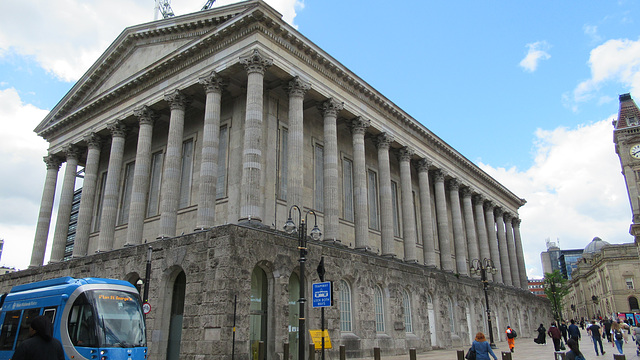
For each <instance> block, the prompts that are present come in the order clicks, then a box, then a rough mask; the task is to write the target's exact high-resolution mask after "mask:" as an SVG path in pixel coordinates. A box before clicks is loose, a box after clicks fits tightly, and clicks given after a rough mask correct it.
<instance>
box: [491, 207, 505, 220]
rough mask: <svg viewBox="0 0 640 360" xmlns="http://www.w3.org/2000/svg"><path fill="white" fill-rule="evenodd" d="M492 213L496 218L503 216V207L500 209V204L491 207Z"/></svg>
mask: <svg viewBox="0 0 640 360" xmlns="http://www.w3.org/2000/svg"><path fill="white" fill-rule="evenodd" d="M493 213H494V215H495V216H496V217H497V218H499V217H503V216H502V215H503V214H504V209H502V208H501V207H500V206H496V207H495V208H494V209H493Z"/></svg>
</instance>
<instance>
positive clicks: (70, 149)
mask: <svg viewBox="0 0 640 360" xmlns="http://www.w3.org/2000/svg"><path fill="white" fill-rule="evenodd" d="M62 151H64V154H65V156H66V157H67V161H69V160H70V159H73V160H78V158H80V148H79V147H78V145H75V144H67V145H65V146H63V147H62Z"/></svg>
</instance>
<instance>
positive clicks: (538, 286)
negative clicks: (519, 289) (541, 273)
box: [529, 279, 547, 298]
mask: <svg viewBox="0 0 640 360" xmlns="http://www.w3.org/2000/svg"><path fill="white" fill-rule="evenodd" d="M529 291H531V293H533V294H534V295H535V296H539V297H543V298H546V297H547V295H546V294H545V293H544V280H543V279H529Z"/></svg>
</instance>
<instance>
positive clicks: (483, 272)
mask: <svg viewBox="0 0 640 360" xmlns="http://www.w3.org/2000/svg"><path fill="white" fill-rule="evenodd" d="M487 271H488V272H490V273H491V274H495V273H496V272H497V271H498V270H497V269H496V268H495V266H494V265H493V261H492V260H491V259H488V258H484V259H483V260H482V261H480V260H479V259H473V262H472V263H471V272H472V273H475V274H476V275H480V279H481V280H482V288H483V290H484V302H485V305H486V307H487V324H488V325H489V345H490V346H491V348H492V349H497V348H498V347H497V346H496V344H495V342H494V341H493V328H492V326H491V310H490V309H489V294H488V292H487V289H488V288H489V281H487Z"/></svg>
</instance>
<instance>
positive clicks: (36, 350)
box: [12, 316, 64, 360]
mask: <svg viewBox="0 0 640 360" xmlns="http://www.w3.org/2000/svg"><path fill="white" fill-rule="evenodd" d="M12 359H13V360H64V351H63V350H62V344H60V341H58V339H56V338H54V337H53V326H52V324H51V320H49V318H48V317H46V316H38V317H36V318H35V319H33V321H31V325H29V338H28V339H26V340H25V341H23V342H22V343H20V345H18V348H17V349H16V351H15V353H13V357H12Z"/></svg>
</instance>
